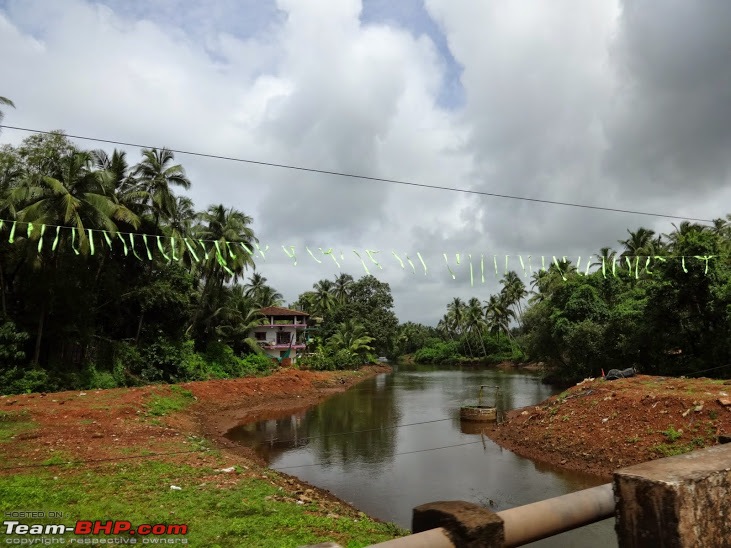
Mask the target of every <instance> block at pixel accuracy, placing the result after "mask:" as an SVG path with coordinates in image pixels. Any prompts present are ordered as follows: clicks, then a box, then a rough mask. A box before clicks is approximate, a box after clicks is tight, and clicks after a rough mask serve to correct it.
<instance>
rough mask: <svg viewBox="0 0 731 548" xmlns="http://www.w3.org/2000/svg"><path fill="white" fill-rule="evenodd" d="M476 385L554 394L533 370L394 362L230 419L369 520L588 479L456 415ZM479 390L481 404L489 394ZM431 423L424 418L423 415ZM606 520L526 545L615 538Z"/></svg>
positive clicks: (505, 498) (500, 500)
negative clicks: (281, 410) (253, 420)
mask: <svg viewBox="0 0 731 548" xmlns="http://www.w3.org/2000/svg"><path fill="white" fill-rule="evenodd" d="M481 384H484V385H493V386H494V385H498V386H500V395H499V397H498V400H497V405H498V410H499V411H504V410H509V409H513V408H516V407H522V406H526V405H532V404H535V403H538V402H539V401H541V400H543V399H545V398H546V397H548V396H549V395H550V394H552V393H555V392H556V391H555V390H552V389H551V388H550V387H549V386H546V385H543V384H541V382H540V379H539V378H538V377H537V376H532V375H530V374H523V373H515V372H510V371H496V370H475V369H463V370H460V369H459V368H440V367H435V366H427V367H424V366H416V367H404V366H400V367H399V368H398V369H397V370H395V371H394V373H393V374H390V375H381V376H379V377H377V378H375V379H371V380H369V381H366V382H363V383H361V384H359V385H358V386H356V387H354V388H353V389H351V390H349V391H347V392H344V393H342V394H339V395H337V396H334V397H333V398H331V399H329V400H327V401H325V402H323V403H322V404H320V405H318V406H317V407H315V408H312V409H309V410H307V411H306V412H304V413H299V414H296V415H292V416H289V417H285V418H282V419H279V420H275V421H263V422H260V423H257V424H251V425H243V426H239V427H237V428H235V429H233V430H232V431H230V432H229V433H228V437H229V438H230V439H233V440H237V441H238V442H240V443H245V444H247V445H249V446H251V447H253V448H255V449H256V451H257V452H258V453H259V454H260V455H261V456H262V457H263V458H265V459H266V460H267V461H268V462H269V463H270V465H271V466H272V467H273V468H275V469H282V470H284V471H286V472H287V473H290V474H295V475H297V476H299V477H300V478H302V479H303V480H305V481H307V482H310V483H312V484H314V485H317V486H319V487H322V488H325V489H328V490H330V491H331V492H333V493H334V494H335V495H337V496H339V497H340V498H342V499H344V500H346V501H348V502H351V503H352V504H354V505H355V506H357V507H358V508H360V509H362V510H363V511H365V512H367V513H369V514H371V515H373V516H376V517H378V518H381V519H384V520H388V521H394V522H396V523H398V524H399V525H401V526H403V527H406V528H408V527H410V522H411V510H412V508H413V507H414V506H418V505H419V504H423V503H425V502H431V501H435V500H467V501H472V502H477V503H482V504H489V505H490V506H491V507H492V509H493V510H495V511H500V510H504V509H507V508H512V507H514V506H518V505H522V504H528V503H531V502H535V501H538V500H542V499H546V498H550V497H554V496H558V495H562V494H565V493H568V492H571V491H576V490H578V489H584V488H587V487H592V486H594V485H598V484H600V483H601V481H598V480H597V479H596V478H593V477H591V476H584V475H580V474H572V473H568V472H564V471H561V470H558V469H556V468H555V467H551V466H547V465H541V464H537V463H533V462H532V461H530V460H527V459H523V458H520V457H518V456H516V455H515V454H513V453H511V452H510V451H507V450H504V449H502V448H501V447H499V446H498V445H496V444H494V443H493V442H492V441H490V440H489V439H488V438H486V437H484V436H483V435H482V434H481V426H480V425H479V423H474V424H471V425H470V424H466V423H464V422H462V421H460V419H459V408H460V407H461V406H462V405H466V404H472V403H476V401H477V394H478V390H479V387H480V385H481ZM493 398H494V391H487V393H486V398H485V399H484V400H483V403H488V404H492V403H493V402H494V399H493ZM429 421H433V422H429ZM612 527H613V524H612V522H611V521H606V522H602V523H599V524H595V525H593V526H590V527H586V528H583V529H581V530H577V531H573V532H569V533H564V534H563V535H560V536H557V537H554V538H553V539H546V540H544V541H540V542H538V543H534V545H535V546H543V547H546V546H586V545H592V546H594V547H596V548H600V547H603V546H608V547H609V546H616V545H617V544H616V540H615V538H614V534H613V529H612Z"/></svg>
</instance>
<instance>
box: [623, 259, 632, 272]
mask: <svg viewBox="0 0 731 548" xmlns="http://www.w3.org/2000/svg"><path fill="white" fill-rule="evenodd" d="M624 262H625V263H627V273H628V274H629V275H630V276H631V275H632V260H631V259H630V258H629V257H625V258H624Z"/></svg>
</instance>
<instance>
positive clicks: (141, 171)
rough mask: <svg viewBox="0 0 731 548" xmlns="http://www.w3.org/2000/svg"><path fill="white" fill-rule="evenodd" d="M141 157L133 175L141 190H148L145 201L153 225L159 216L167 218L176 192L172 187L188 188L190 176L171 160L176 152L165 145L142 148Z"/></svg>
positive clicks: (158, 220) (158, 221)
mask: <svg viewBox="0 0 731 548" xmlns="http://www.w3.org/2000/svg"><path fill="white" fill-rule="evenodd" d="M142 158H143V159H142V161H141V162H140V163H139V164H137V166H136V167H135V170H134V176H135V177H136V178H137V180H138V181H139V183H140V186H141V188H142V190H144V191H145V192H146V193H147V196H146V200H145V205H146V206H147V207H148V208H149V210H150V211H151V213H152V215H153V218H154V223H155V226H156V227H157V226H159V224H160V219H161V218H162V219H168V218H170V217H171V216H172V215H173V212H174V210H175V196H174V194H173V190H172V187H173V186H179V187H181V188H184V189H185V190H188V189H189V188H190V180H188V178H187V177H186V175H185V170H184V169H183V166H181V165H180V164H173V162H174V160H175V155H174V154H173V153H172V151H170V150H168V149H167V148H163V149H157V148H153V149H144V150H143V151H142Z"/></svg>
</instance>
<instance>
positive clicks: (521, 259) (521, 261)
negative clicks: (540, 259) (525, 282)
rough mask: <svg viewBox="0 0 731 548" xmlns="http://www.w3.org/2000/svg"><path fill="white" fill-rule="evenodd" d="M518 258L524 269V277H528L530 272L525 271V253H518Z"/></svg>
mask: <svg viewBox="0 0 731 548" xmlns="http://www.w3.org/2000/svg"><path fill="white" fill-rule="evenodd" d="M518 259H520V268H522V269H523V277H525V278H527V277H528V274H527V273H526V272H525V263H524V262H523V255H518Z"/></svg>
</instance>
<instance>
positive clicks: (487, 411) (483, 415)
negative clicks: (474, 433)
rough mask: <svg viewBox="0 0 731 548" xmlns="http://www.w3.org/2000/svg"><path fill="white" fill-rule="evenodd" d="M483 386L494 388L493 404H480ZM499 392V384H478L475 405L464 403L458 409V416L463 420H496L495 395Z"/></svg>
mask: <svg viewBox="0 0 731 548" xmlns="http://www.w3.org/2000/svg"><path fill="white" fill-rule="evenodd" d="M483 388H494V389H495V405H493V406H490V405H482V390H483ZM499 393H500V387H499V386H488V385H486V384H483V385H481V386H480V393H479V395H478V398H477V405H465V406H463V407H461V408H460V410H459V418H460V419H461V420H463V421H476V422H488V421H494V420H497V396H498V394H499Z"/></svg>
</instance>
